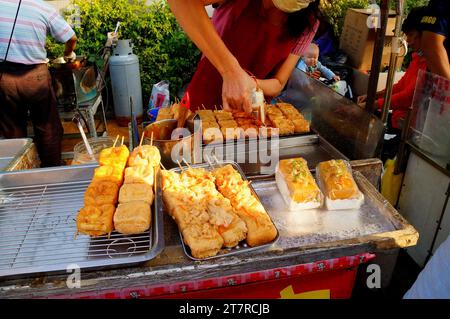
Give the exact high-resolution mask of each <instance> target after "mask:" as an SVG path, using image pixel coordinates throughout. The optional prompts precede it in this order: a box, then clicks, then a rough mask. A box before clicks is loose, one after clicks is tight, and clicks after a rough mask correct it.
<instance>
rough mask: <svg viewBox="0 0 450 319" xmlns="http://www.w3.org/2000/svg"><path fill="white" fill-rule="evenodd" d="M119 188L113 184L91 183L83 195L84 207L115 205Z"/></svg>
mask: <svg viewBox="0 0 450 319" xmlns="http://www.w3.org/2000/svg"><path fill="white" fill-rule="evenodd" d="M118 196H119V186H118V185H117V184H116V183H113V182H107V181H105V182H92V183H91V184H90V185H89V187H88V188H87V189H86V192H85V193H84V206H102V205H105V204H110V205H116V204H117V198H118Z"/></svg>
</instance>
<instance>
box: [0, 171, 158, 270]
mask: <svg viewBox="0 0 450 319" xmlns="http://www.w3.org/2000/svg"><path fill="white" fill-rule="evenodd" d="M95 167H97V165H78V166H66V167H57V168H49V169H34V170H27V171H18V172H8V173H3V174H0V187H1V188H0V234H1V235H0V277H4V276H16V275H24V274H36V273H48V272H60V271H64V272H65V271H66V268H67V267H68V265H72V266H73V265H77V266H78V267H80V269H102V268H107V267H114V266H116V267H117V266H119V265H131V264H136V263H140V262H144V261H147V260H150V259H152V258H154V257H155V256H157V255H158V254H159V253H160V252H161V251H162V249H163V248H164V234H163V216H162V211H161V209H160V207H161V205H162V203H161V198H162V197H161V187H159V186H160V182H161V181H160V174H157V186H158V187H157V194H156V195H155V201H154V204H153V207H152V214H153V215H152V227H151V228H150V230H149V231H147V232H145V233H141V234H136V235H128V236H125V235H122V234H119V233H117V232H114V233H112V234H111V236H110V237H109V238H108V237H107V236H101V237H97V238H90V237H89V236H86V235H78V236H77V237H75V233H76V231H77V227H76V222H75V219H76V216H77V212H78V210H79V209H80V208H81V207H82V206H83V197H84V192H85V190H86V188H87V186H88V184H89V183H90V181H91V179H92V175H93V171H94V168H95ZM72 266H71V267H72Z"/></svg>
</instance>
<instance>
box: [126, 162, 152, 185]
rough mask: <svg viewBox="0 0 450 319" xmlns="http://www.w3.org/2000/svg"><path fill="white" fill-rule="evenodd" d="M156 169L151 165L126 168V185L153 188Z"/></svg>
mask: <svg viewBox="0 0 450 319" xmlns="http://www.w3.org/2000/svg"><path fill="white" fill-rule="evenodd" d="M154 171H155V169H154V168H153V167H152V166H150V165H139V166H130V167H127V168H125V181H124V184H145V185H148V186H153V182H154V178H155V175H154Z"/></svg>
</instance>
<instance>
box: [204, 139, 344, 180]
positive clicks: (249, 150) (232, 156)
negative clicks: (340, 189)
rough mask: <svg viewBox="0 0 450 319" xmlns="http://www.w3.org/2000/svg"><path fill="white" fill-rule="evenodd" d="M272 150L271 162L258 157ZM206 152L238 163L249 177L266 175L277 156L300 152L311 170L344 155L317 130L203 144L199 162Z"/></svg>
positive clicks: (283, 156) (273, 169)
mask: <svg viewBox="0 0 450 319" xmlns="http://www.w3.org/2000/svg"><path fill="white" fill-rule="evenodd" d="M273 152H277V153H278V156H274V157H275V162H272V161H269V162H268V163H267V160H262V157H263V156H266V154H275V153H273ZM208 154H209V155H208ZM211 154H212V156H211ZM205 155H206V156H205ZM207 156H209V157H210V158H211V157H213V156H215V157H217V158H218V159H219V160H231V161H233V162H236V163H238V164H239V165H240V168H241V170H242V171H243V172H244V173H245V175H247V176H248V177H251V178H256V177H267V176H270V175H273V174H275V165H276V164H277V163H278V160H279V159H286V158H292V157H299V156H301V157H303V158H304V159H306V161H307V162H308V165H309V168H310V169H312V170H314V168H315V167H316V165H317V164H318V163H319V162H322V161H327V160H331V159H347V158H346V157H345V156H344V155H343V154H342V153H341V152H339V151H338V150H337V149H336V148H335V147H333V146H332V145H331V144H330V143H328V142H327V141H326V140H325V139H323V138H322V137H320V136H319V135H317V134H310V135H300V136H285V137H280V138H279V139H278V140H276V139H268V140H258V141H256V142H255V140H251V141H235V142H234V143H227V144H224V145H222V144H210V145H207V146H203V154H202V158H201V159H200V160H201V162H206V160H205V159H206V158H207ZM267 156H269V155H267ZM269 157H270V156H269ZM196 160H197V158H196ZM197 162H199V161H197Z"/></svg>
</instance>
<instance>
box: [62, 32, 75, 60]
mask: <svg viewBox="0 0 450 319" xmlns="http://www.w3.org/2000/svg"><path fill="white" fill-rule="evenodd" d="M77 40H78V39H77V36H76V35H74V36H73V37H71V38H70V39H69V41H67V42H66V46H65V48H64V56H69V55H70V54H71V53H72V52H73V51H74V50H75V47H76V46H77Z"/></svg>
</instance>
